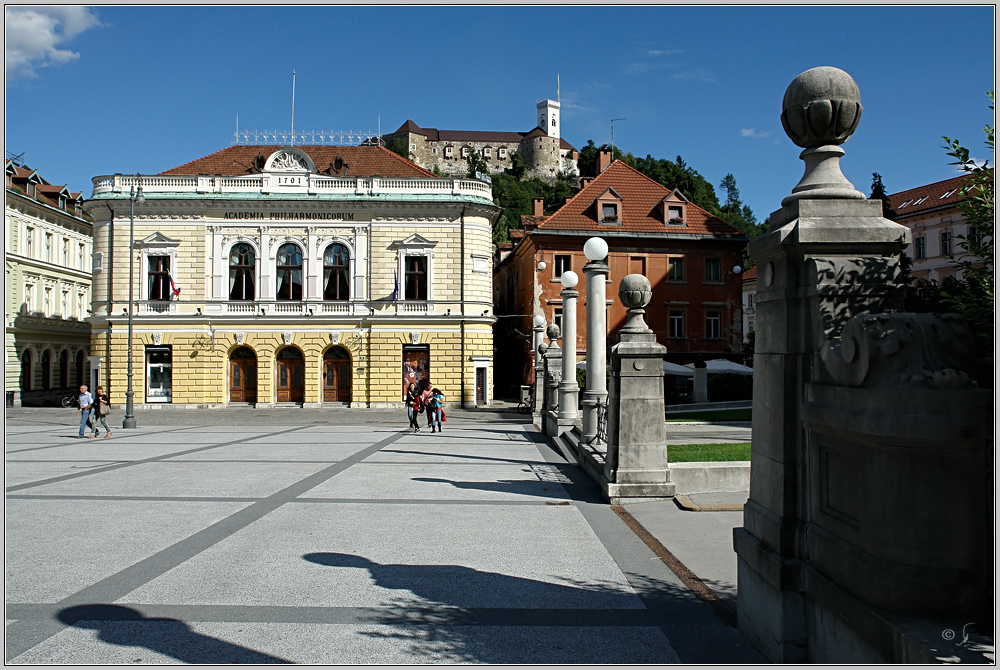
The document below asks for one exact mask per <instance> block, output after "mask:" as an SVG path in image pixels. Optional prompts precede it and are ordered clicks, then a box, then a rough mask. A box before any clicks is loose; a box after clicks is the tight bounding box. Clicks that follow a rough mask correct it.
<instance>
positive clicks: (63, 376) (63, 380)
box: [59, 349, 69, 388]
mask: <svg viewBox="0 0 1000 670" xmlns="http://www.w3.org/2000/svg"><path fill="white" fill-rule="evenodd" d="M59 387H60V388H69V352H68V351H66V350H65V349H63V350H62V352H61V353H60V354H59Z"/></svg>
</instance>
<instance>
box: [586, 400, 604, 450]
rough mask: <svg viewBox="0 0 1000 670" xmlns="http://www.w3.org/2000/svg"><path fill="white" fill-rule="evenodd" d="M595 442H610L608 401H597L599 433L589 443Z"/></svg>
mask: <svg viewBox="0 0 1000 670" xmlns="http://www.w3.org/2000/svg"><path fill="white" fill-rule="evenodd" d="M594 442H602V443H604V444H607V443H608V403H607V402H599V403H597V434H596V435H594V437H593V438H592V439H591V440H590V442H589V443H588V444H593V443H594Z"/></svg>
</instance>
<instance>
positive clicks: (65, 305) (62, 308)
mask: <svg viewBox="0 0 1000 670" xmlns="http://www.w3.org/2000/svg"><path fill="white" fill-rule="evenodd" d="M59 316H61V317H62V318H64V319H68V318H69V317H70V313H69V291H63V292H62V303H61V304H60V305H59Z"/></svg>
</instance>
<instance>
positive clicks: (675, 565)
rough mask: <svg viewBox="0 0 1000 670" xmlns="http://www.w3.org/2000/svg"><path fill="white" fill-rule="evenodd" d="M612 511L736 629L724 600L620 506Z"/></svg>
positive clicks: (727, 604) (733, 615)
mask: <svg viewBox="0 0 1000 670" xmlns="http://www.w3.org/2000/svg"><path fill="white" fill-rule="evenodd" d="M611 509H612V511H613V512H614V513H615V514H617V515H618V516H619V517H621V520H622V521H624V522H625V525H626V526H628V527H629V528H631V529H632V532H634V533H635V534H636V535H638V536H639V539H640V540H642V541H643V542H645V543H646V546H647V547H649V548H650V549H652V550H653V553H654V554H656V555H657V556H658V557H659V558H660V560H662V561H663V562H664V564H666V566H667V567H668V568H670V570H671V571H672V572H673V573H674V574H675V575H677V577H678V578H679V579H680V580H681V581H682V582H683V583H684V585H685V586H687V587H688V588H689V589H691V591H692V592H693V593H694V594H695V595H696V596H698V598H699V599H701V600H702V601H704V602H705V604H706V605H708V606H709V607H710V608H712V611H713V612H714V613H715V615H716V616H717V617H719V619H720V620H721V621H722V623H724V624H726V625H727V626H729V627H730V628H736V612H735V611H734V610H733V608H732V607H730V606H729V603H727V602H726V601H725V600H723V599H722V598H720V597H719V596H718V594H716V593H715V591H713V590H712V589H710V588H709V587H708V586H707V585H706V584H705V582H703V581H701V579H699V578H698V576H697V575H696V574H694V573H693V572H691V570H689V569H688V568H687V566H685V565H684V564H683V563H681V562H680V561H679V560H677V557H676V556H674V555H673V554H672V553H670V551H669V550H668V549H667V548H666V547H664V546H663V544H662V543H661V542H660V541H659V540H657V539H656V538H655V537H653V536H652V535H651V534H650V533H649V531H648V530H646V529H645V528H643V527H642V524H640V523H639V522H638V521H636V520H635V517H633V516H632V515H631V514H629V513H628V512H627V511H626V510H625V508H624V507H621V506H620V505H611Z"/></svg>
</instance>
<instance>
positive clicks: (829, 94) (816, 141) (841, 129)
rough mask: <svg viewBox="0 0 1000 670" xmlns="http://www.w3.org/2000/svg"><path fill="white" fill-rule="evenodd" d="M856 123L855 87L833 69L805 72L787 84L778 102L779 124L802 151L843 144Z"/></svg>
mask: <svg viewBox="0 0 1000 670" xmlns="http://www.w3.org/2000/svg"><path fill="white" fill-rule="evenodd" d="M860 120H861V93H860V91H858V85H857V84H856V83H855V82H854V80H853V79H852V78H851V75H849V74H847V73H846V72H844V71H843V70H841V69H838V68H835V67H825V66H824V67H814V68H812V69H811V70H806V71H805V72H803V73H802V74H800V75H799V76H798V77H796V78H795V79H793V80H792V83H791V84H789V85H788V90H786V91H785V97H784V99H783V100H782V102H781V125H782V127H784V129H785V133H786V134H787V135H788V137H789V138H791V140H792V142H795V144H796V145H798V146H800V147H802V148H804V149H808V148H811V147H819V146H823V145H827V144H843V143H844V142H846V141H847V138H848V137H850V136H851V134H852V133H853V132H854V131H855V130H856V129H857V127H858V122H859V121H860Z"/></svg>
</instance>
